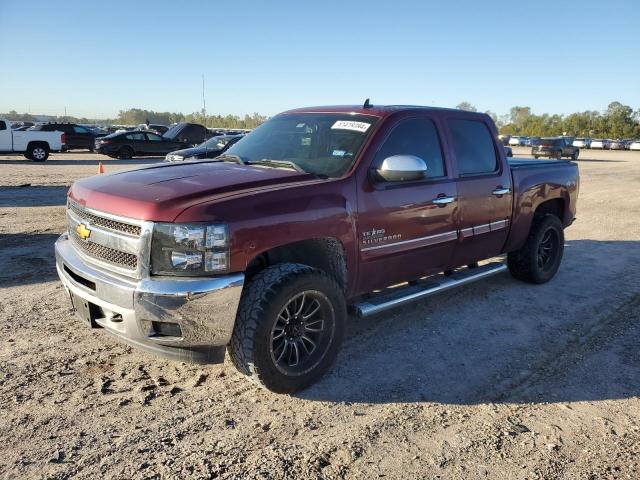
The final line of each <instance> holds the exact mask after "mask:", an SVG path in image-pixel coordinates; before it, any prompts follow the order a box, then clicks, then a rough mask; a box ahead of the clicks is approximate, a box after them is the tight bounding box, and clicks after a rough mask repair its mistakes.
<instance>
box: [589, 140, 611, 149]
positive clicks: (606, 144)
mask: <svg viewBox="0 0 640 480" xmlns="http://www.w3.org/2000/svg"><path fill="white" fill-rule="evenodd" d="M590 148H591V149H593V150H609V148H611V141H610V140H607V139H606V138H595V139H593V140H591V147H590Z"/></svg>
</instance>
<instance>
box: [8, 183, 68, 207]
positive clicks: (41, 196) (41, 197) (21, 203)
mask: <svg viewBox="0 0 640 480" xmlns="http://www.w3.org/2000/svg"><path fill="white" fill-rule="evenodd" d="M68 190H69V187H68V186H53V185H30V184H25V185H20V186H4V185H1V186H0V207H51V206H60V205H65V204H66V203H67V191H68Z"/></svg>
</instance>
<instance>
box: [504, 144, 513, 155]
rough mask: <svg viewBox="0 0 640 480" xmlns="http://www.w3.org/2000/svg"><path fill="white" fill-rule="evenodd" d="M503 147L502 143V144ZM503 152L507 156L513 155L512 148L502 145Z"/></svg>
mask: <svg viewBox="0 0 640 480" xmlns="http://www.w3.org/2000/svg"><path fill="white" fill-rule="evenodd" d="M503 147H504V145H503ZM504 154H505V155H506V156H507V157H513V149H512V148H511V147H504Z"/></svg>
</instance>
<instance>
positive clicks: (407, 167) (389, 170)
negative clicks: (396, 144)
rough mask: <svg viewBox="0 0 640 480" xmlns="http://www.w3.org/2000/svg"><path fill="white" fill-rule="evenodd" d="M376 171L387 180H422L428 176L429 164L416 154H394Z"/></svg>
mask: <svg viewBox="0 0 640 480" xmlns="http://www.w3.org/2000/svg"><path fill="white" fill-rule="evenodd" d="M376 172H377V173H378V175H379V176H380V178H382V179H383V180H386V181H387V182H406V181H411V180H422V179H423V178H425V177H426V176H427V164H426V163H425V161H424V160H422V159H421V158H420V157H416V156H415V155H393V156H391V157H387V158H385V159H384V161H383V162H382V165H380V167H378V168H377V169H376Z"/></svg>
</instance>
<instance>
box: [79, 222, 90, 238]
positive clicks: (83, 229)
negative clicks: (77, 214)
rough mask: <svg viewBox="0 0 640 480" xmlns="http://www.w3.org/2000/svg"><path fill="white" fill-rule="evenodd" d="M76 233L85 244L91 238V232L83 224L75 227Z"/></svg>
mask: <svg viewBox="0 0 640 480" xmlns="http://www.w3.org/2000/svg"><path fill="white" fill-rule="evenodd" d="M76 232H77V233H78V236H79V237H80V238H81V239H82V240H84V241H85V242H86V241H87V239H88V238H89V237H90V236H91V230H89V229H88V228H87V227H86V226H85V224H84V223H81V224H80V225H78V226H77V227H76Z"/></svg>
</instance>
